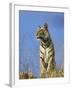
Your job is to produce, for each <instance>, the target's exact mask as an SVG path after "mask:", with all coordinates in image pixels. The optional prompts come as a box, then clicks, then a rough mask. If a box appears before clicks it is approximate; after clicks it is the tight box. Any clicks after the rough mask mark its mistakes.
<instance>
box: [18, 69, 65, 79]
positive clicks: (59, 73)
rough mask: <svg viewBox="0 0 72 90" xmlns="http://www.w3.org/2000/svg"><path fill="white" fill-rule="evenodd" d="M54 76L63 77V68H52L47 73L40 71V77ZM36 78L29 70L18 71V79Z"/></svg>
mask: <svg viewBox="0 0 72 90" xmlns="http://www.w3.org/2000/svg"><path fill="white" fill-rule="evenodd" d="M54 77H55V78H56V77H64V69H63V68H62V69H54V70H50V71H49V72H47V73H42V74H41V77H40V78H54ZM35 78H37V77H36V76H34V75H33V74H32V73H31V72H28V73H24V72H20V73H19V79H35Z"/></svg>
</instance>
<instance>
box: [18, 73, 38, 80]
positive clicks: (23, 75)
mask: <svg viewBox="0 0 72 90" xmlns="http://www.w3.org/2000/svg"><path fill="white" fill-rule="evenodd" d="M33 78H36V77H35V76H33V74H32V73H31V72H30V73H24V72H20V73H19V79H33Z"/></svg>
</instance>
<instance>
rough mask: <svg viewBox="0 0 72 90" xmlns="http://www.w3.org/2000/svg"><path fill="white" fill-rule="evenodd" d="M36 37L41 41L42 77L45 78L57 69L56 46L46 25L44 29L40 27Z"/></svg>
mask: <svg viewBox="0 0 72 90" xmlns="http://www.w3.org/2000/svg"><path fill="white" fill-rule="evenodd" d="M36 36H37V39H40V76H41V77H43V76H42V74H46V73H48V72H49V71H50V70H54V69H55V51H54V45H53V42H52V40H51V37H50V34H49V31H48V26H47V24H46V23H45V25H44V26H43V27H39V30H38V31H37V33H36ZM45 77H48V75H47V76H45Z"/></svg>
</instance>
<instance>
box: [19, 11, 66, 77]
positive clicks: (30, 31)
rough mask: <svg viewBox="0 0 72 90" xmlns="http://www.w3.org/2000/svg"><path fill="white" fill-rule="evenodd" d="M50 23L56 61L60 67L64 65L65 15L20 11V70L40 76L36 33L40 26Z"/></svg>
mask: <svg viewBox="0 0 72 90" xmlns="http://www.w3.org/2000/svg"><path fill="white" fill-rule="evenodd" d="M45 22H47V23H48V27H49V32H50V35H51V38H52V41H53V43H54V47H55V61H56V64H57V66H58V67H60V66H63V64H64V13H62V12H39V11H36V12H35V11H24V10H20V11H19V70H20V71H31V72H32V73H33V74H34V75H35V76H37V77H39V75H40V62H39V42H38V41H37V39H36V37H35V32H36V31H37V27H38V26H39V25H44V23H45Z"/></svg>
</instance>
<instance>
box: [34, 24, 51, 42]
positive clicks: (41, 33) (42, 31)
mask: <svg viewBox="0 0 72 90" xmlns="http://www.w3.org/2000/svg"><path fill="white" fill-rule="evenodd" d="M36 37H37V39H39V40H40V41H42V42H44V43H45V42H46V41H47V40H48V39H50V34H49V32H48V25H47V23H45V24H44V26H42V27H40V26H39V28H38V30H37V32H36Z"/></svg>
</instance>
